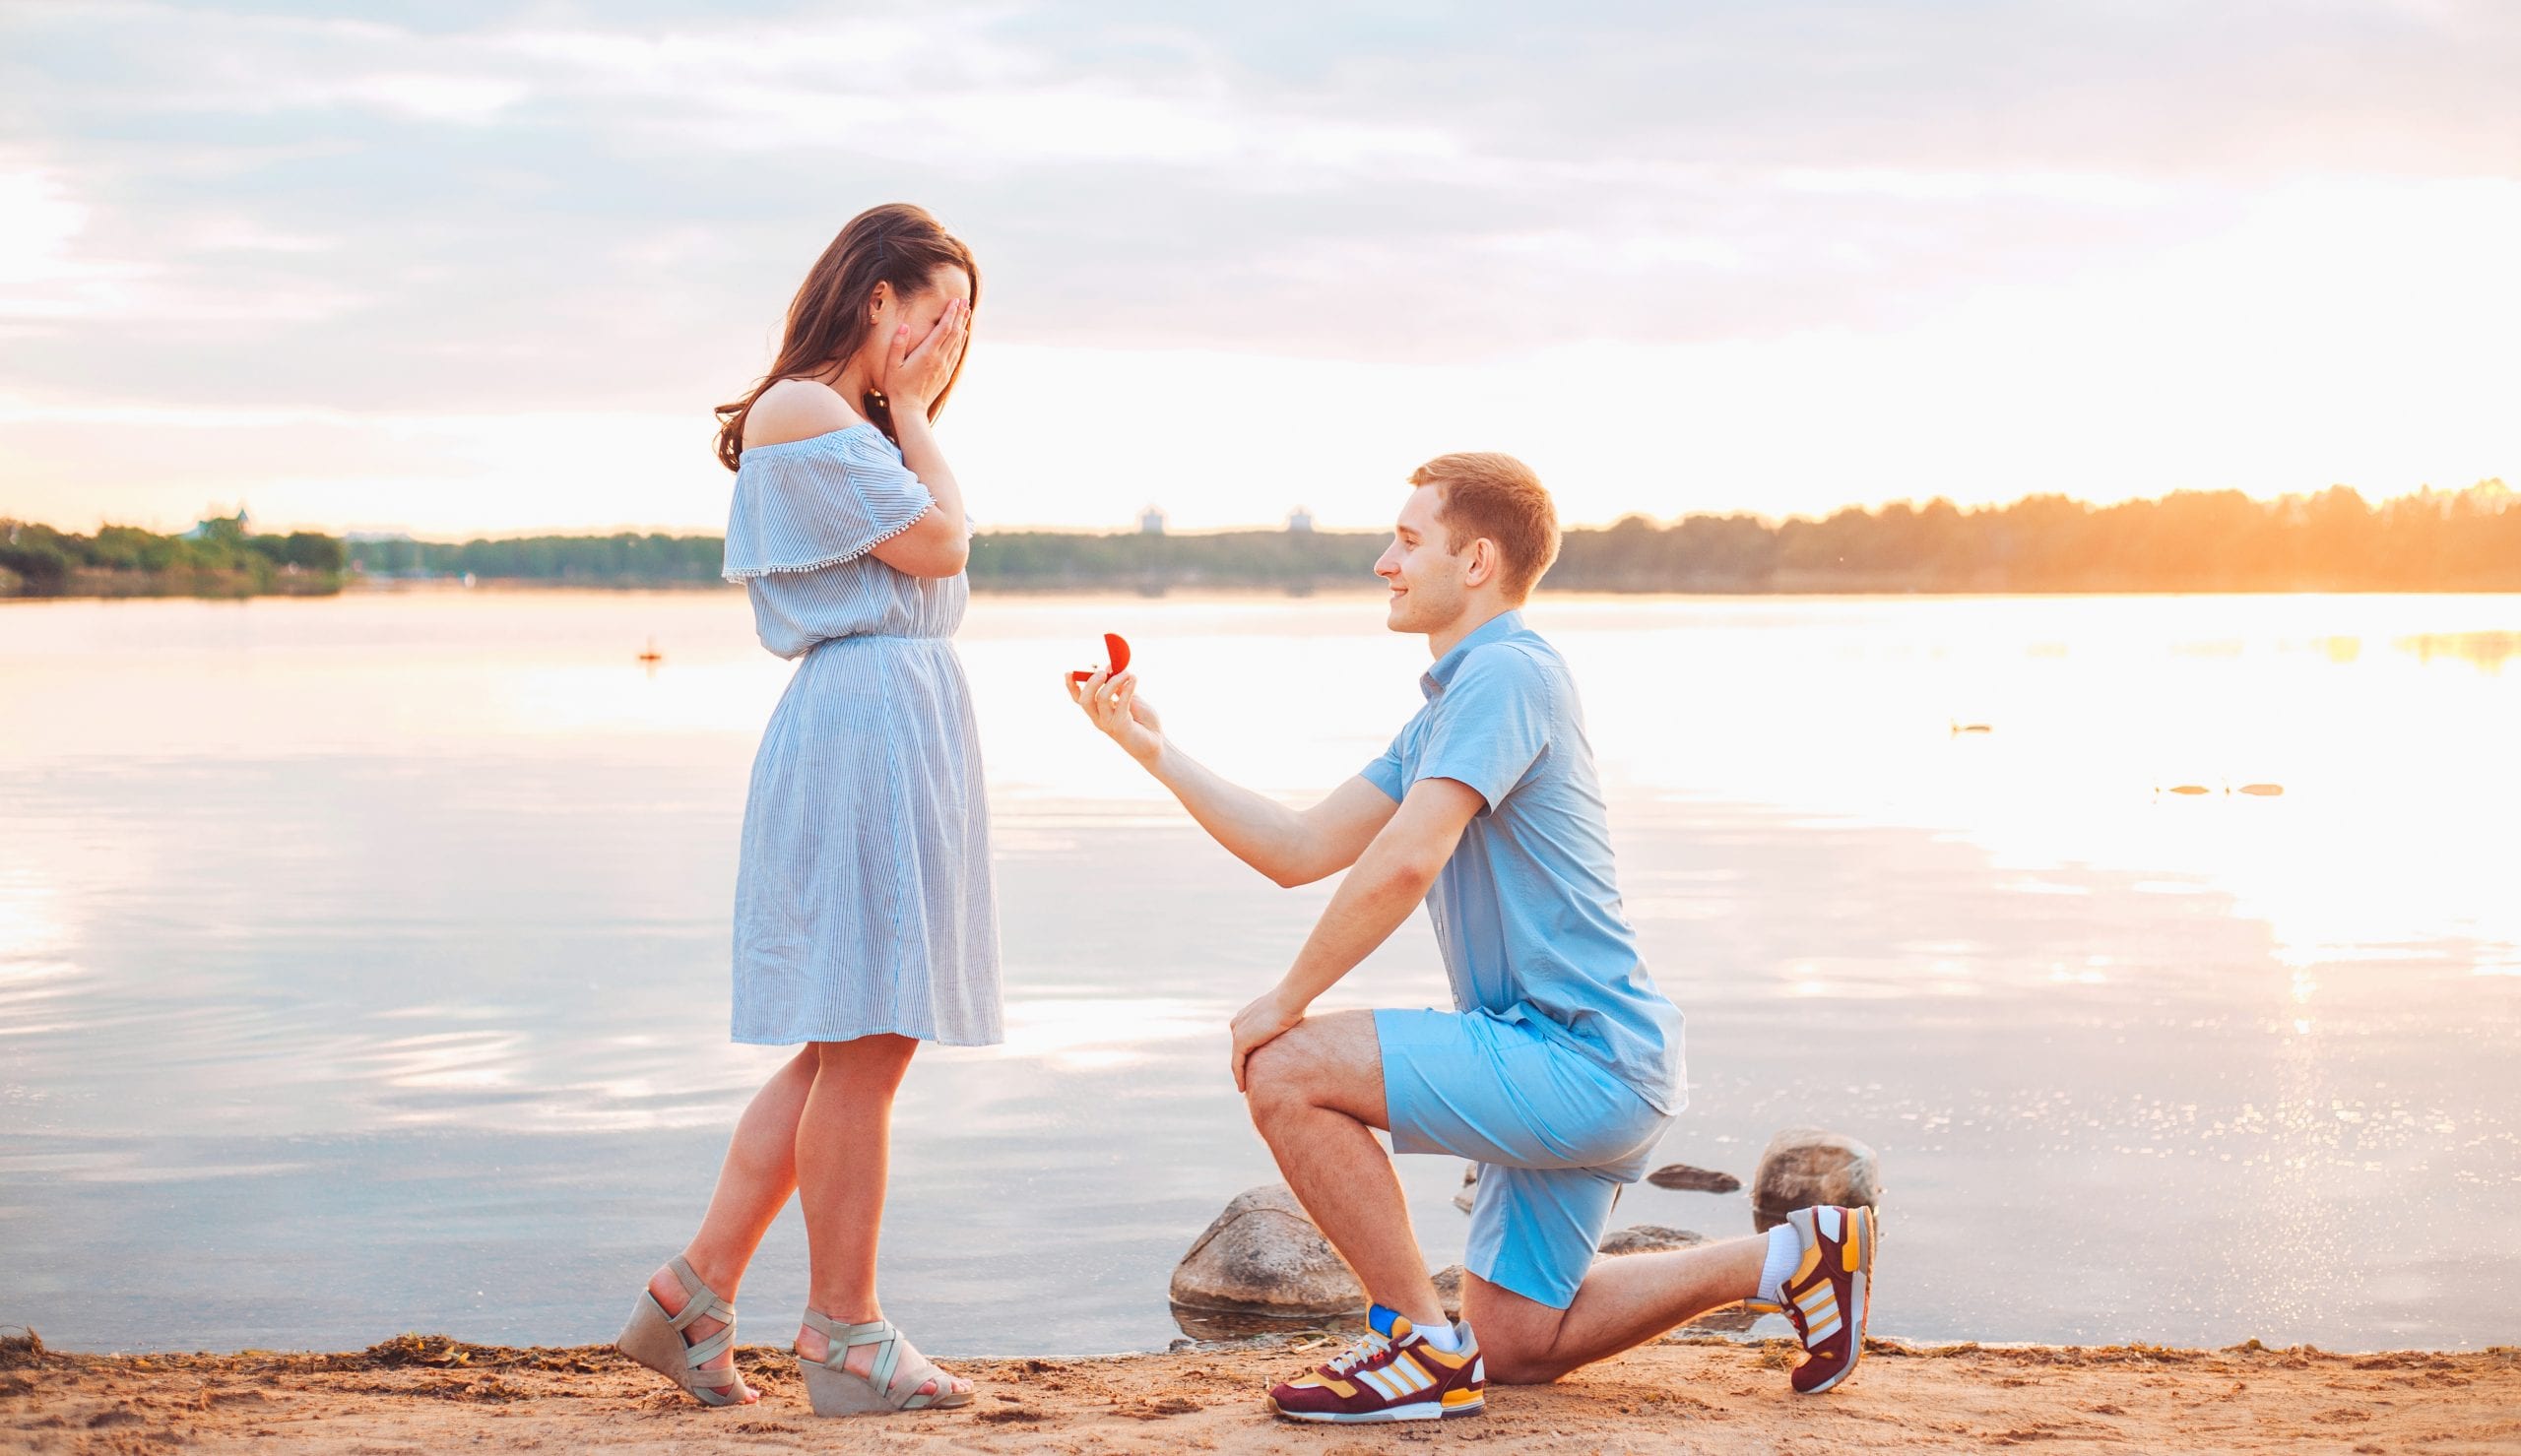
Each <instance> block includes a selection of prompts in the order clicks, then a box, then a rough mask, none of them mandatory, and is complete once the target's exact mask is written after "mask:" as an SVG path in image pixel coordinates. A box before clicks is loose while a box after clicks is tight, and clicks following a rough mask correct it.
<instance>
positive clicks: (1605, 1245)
mask: <svg viewBox="0 0 2521 1456" xmlns="http://www.w3.org/2000/svg"><path fill="white" fill-rule="evenodd" d="M1705 1242H1707V1235H1706V1234H1694V1233H1692V1232H1690V1231H1689V1230H1687V1229H1666V1228H1664V1227H1663V1226H1662V1225H1660V1224H1632V1225H1630V1226H1629V1227H1628V1228H1625V1229H1617V1230H1613V1231H1612V1232H1611V1233H1608V1234H1603V1235H1602V1242H1601V1246H1600V1247H1599V1248H1598V1249H1597V1250H1595V1252H1597V1253H1598V1254H1600V1255H1601V1256H1602V1257H1603V1258H1617V1257H1618V1256H1619V1255H1621V1254H1657V1253H1661V1252H1662V1251H1663V1250H1665V1249H1672V1248H1688V1247H1690V1246H1691V1245H1693V1244H1700V1243H1705Z"/></svg>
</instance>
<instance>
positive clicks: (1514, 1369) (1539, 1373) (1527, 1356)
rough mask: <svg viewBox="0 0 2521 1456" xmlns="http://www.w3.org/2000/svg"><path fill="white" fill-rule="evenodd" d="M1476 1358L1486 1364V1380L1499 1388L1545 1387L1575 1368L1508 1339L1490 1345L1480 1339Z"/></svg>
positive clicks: (1543, 1352) (1483, 1338) (1545, 1353)
mask: <svg viewBox="0 0 2521 1456" xmlns="http://www.w3.org/2000/svg"><path fill="white" fill-rule="evenodd" d="M1474 1328H1476V1327H1474ZM1479 1358H1480V1359H1481V1360H1482V1361H1486V1362H1487V1365H1488V1378H1489V1379H1491V1380H1494V1381H1496V1382H1497V1383H1498V1384H1500V1385H1547V1384H1548V1383H1550V1382H1551V1381H1553V1380H1555V1379H1557V1378H1558V1377H1559V1376H1561V1375H1564V1374H1566V1373H1567V1372H1568V1371H1569V1370H1571V1369H1574V1368H1575V1366H1573V1365H1571V1364H1569V1363H1567V1362H1566V1361H1563V1360H1560V1359H1557V1358H1556V1357H1554V1356H1552V1355H1550V1354H1549V1352H1547V1351H1545V1350H1532V1349H1528V1348H1525V1347H1521V1346H1519V1345H1518V1344H1517V1343H1516V1342H1515V1341H1514V1340H1513V1339H1512V1338H1511V1337H1509V1338H1507V1339H1503V1340H1498V1341H1491V1340H1489V1339H1488V1337H1486V1336H1485V1335H1482V1336H1481V1337H1480V1341H1479Z"/></svg>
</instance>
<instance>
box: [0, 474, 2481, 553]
mask: <svg viewBox="0 0 2521 1456" xmlns="http://www.w3.org/2000/svg"><path fill="white" fill-rule="evenodd" d="M2331 490H2353V491H2355V492H2356V494H2357V495H2358V496H2359V498H2360V499H2361V500H2362V501H2363V503H2364V504H2365V505H2366V506H2367V507H2370V508H2373V509H2378V508H2381V507H2384V506H2388V505H2392V504H2395V503H2397V502H2400V501H2407V500H2421V499H2426V498H2432V497H2443V498H2449V497H2457V496H2462V495H2466V494H2468V493H2470V492H2472V491H2483V492H2497V493H2505V494H2509V493H2510V491H2511V487H2509V486H2507V485H2506V484H2505V483H2504V481H2503V480H2502V479H2501V478H2500V477H2499V476H2489V477H2488V478H2485V479H2482V480H2475V481H2471V482H2470V483H2469V484H2466V485H2455V486H2438V485H2421V486H2418V487H2417V488H2415V489H2413V490H2408V491H2404V492H2401V493H2399V494H2396V495H2372V494H2368V493H2366V492H2364V491H2362V490H2359V489H2358V488H2357V487H2356V486H2354V485H2353V484H2351V483H2348V482H2345V481H2337V482H2333V483H2331V484H2328V485H2323V486H2320V487H2318V488H2316V489H2309V490H2288V491H2283V492H2281V493H2278V494H2274V495H2265V496H2256V495H2252V496H2249V499H2251V500H2252V501H2254V502H2256V503H2258V504H2261V505H2271V504H2280V503H2283V502H2287V501H2306V500H2309V499H2312V498H2314V497H2316V496H2319V495H2323V494H2326V493H2327V492H2329V491H2331ZM2222 493H2225V491H2224V490H2223V489H2221V488H2218V487H2211V486H2209V487H2194V488H2189V489H2183V490H2170V491H2163V492H2159V493H2156V494H2133V495H2126V496H2120V497H2116V498H2113V499H2110V500H2092V499H2088V498H2086V497H2083V496H2074V495H2063V493H2062V492H2057V491H2037V490H2035V491H2028V492H2025V493H2024V494H2022V495H2018V496H2015V497H2014V498H2012V499H2011V500H1999V501H1986V502H1979V503H1974V504H1971V503H1963V502H1958V501H1953V500H1950V499H1949V498H1947V497H1943V496H1934V497H1930V498H1927V499H1922V500H1920V499H1914V498H1908V497H1901V498H1898V499H1892V500H1881V501H1870V502H1867V501H1850V502H1848V503H1847V504H1845V505H1842V506H1838V507H1835V508H1833V509H1830V510H1826V511H1797V512H1789V513H1786V514H1782V515H1769V514H1764V513H1760V512H1755V511H1690V512H1687V513H1685V514H1682V515H1677V516H1649V515H1648V514H1647V513H1645V512H1643V511H1625V512H1622V513H1621V514H1619V515H1617V516H1614V517H1611V518H1609V519H1607V520H1600V521H1576V522H1562V523H1560V528H1559V529H1560V530H1561V531H1564V532H1579V531H1608V530H1611V529H1612V528H1614V527H1616V526H1618V525H1620V524H1621V523H1622V522H1624V521H1628V520H1632V519H1643V520H1645V521H1646V522H1647V523H1648V525H1650V526H1652V527H1653V528H1654V529H1656V530H1669V529H1671V528H1673V527H1676V526H1678V525H1680V524H1681V523H1682V522H1684V521H1686V520H1690V519H1693V518H1697V517H1713V518H1718V519H1740V518H1745V517H1747V518H1749V519H1751V520H1754V521H1757V522H1758V523H1759V524H1760V525H1761V526H1763V527H1765V528H1767V529H1769V530H1777V529H1778V528H1780V527H1782V526H1784V525H1786V524H1788V523H1789V522H1795V521H1802V522H1820V521H1825V520H1828V519H1829V518H1830V517H1833V516H1836V515H1839V514H1842V513H1843V512H1846V511H1862V512H1865V513H1867V514H1871V515H1880V514H1881V513H1883V512H1885V511H1888V510H1891V509H1894V508H1896V507H1904V506H1905V507H1907V509H1909V510H1911V511H1915V512H1924V511H1926V510H1929V509H1931V508H1932V507H1934V506H1938V505H1949V506H1952V507H1953V508H1954V509H1956V510H1958V511H1960V512H1961V513H1962V514H1964V515H1972V514H1976V513H1979V512H1985V511H2006V510H2010V509H2012V508H2014V507H2016V506H2020V505H2022V504H2024V503H2025V502H2028V501H2033V500H2043V499H2049V500H2053V499H2058V498H2060V497H2061V496H2062V498H2063V499H2065V500H2066V501H2067V502H2068V503H2070V504H2072V505H2076V506H2079V507H2083V508H2085V509H2089V510H2104V509H2107V508H2108V507H2110V506H2116V505H2128V504H2139V503H2158V502H2161V501H2165V500H2167V499H2169V498H2170V497H2172V496H2175V495H2214V494H2222ZM2238 493H2240V494H2243V495H2248V492H2246V491H2242V492H2238ZM1159 508H1160V504H1159ZM1296 509H1300V507H1290V508H1289V510H1290V512H1292V511H1294V510H1296ZM239 513H243V514H244V515H245V516H246V518H247V521H248V524H249V526H250V528H251V529H252V530H253V531H255V532H256V533H257V534H262V533H264V532H267V531H269V532H274V533H277V532H282V531H315V532H319V533H321V534H324V535H329V536H334V537H339V538H342V539H344V540H348V541H352V542H354V543H356V542H357V541H359V540H364V539H385V540H392V539H406V540H414V541H421V542H427V543H434V544H450V545H460V544H462V543H464V542H466V541H475V540H488V541H500V540H528V539H534V538H602V537H613V536H674V537H708V536H717V535H723V534H724V533H723V532H722V531H712V530H698V529H693V528H690V527H668V526H641V525H614V526H584V527H533V526H529V527H525V528H523V529H520V530H514V531H495V532H488V531H463V530H456V531H452V532H445V533H420V532H414V531H410V530H408V529H405V528H401V527H395V526H359V527H337V528H333V529H331V530H326V529H325V528H322V527H320V526H307V525H303V524H298V523H291V524H289V525H287V526H281V527H274V526H271V525H270V524H269V523H266V522H265V521H264V520H263V519H262V518H261V517H260V516H259V515H256V514H255V513H254V512H253V510H252V503H251V502H250V501H238V502H235V503H233V504H227V505H223V504H222V503H219V502H211V503H210V504H208V505H207V506H206V507H205V508H204V510H203V512H202V513H201V514H200V515H198V516H194V517H191V518H189V519H186V520H183V521H181V522H174V523H168V524H165V525H150V524H145V523H142V522H138V521H128V520H107V521H102V522H98V523H97V524H95V525H91V526H86V527H72V526H65V525H63V524H62V523H60V522H58V521H36V520H32V519H30V518H24V517H13V516H10V515H8V514H6V513H5V512H0V520H7V521H16V522H18V523H19V524H22V525H29V526H44V527H49V528H51V529H52V530H55V531H64V532H72V533H74V534H77V535H84V536H93V535H95V534H96V532H97V531H98V530H100V529H102V528H104V527H108V526H112V527H130V528H137V529H139V530H143V531H148V532H152V533H154V534H157V535H161V536H174V535H180V534H182V533H183V532H184V531H187V530H190V529H192V528H194V527H196V526H199V525H202V524H204V523H207V522H209V521H213V520H222V519H234V518H235V516H237V515H238V514H239ZM1293 529H1294V528H1293V527H1291V526H1290V525H1289V524H1288V523H1287V519H1286V517H1285V516H1281V518H1280V519H1279V520H1277V521H1276V522H1244V523H1227V524H1223V525H1216V526H1189V527H1177V526H1175V525H1173V524H1172V523H1171V521H1170V520H1169V519H1168V520H1167V522H1166V524H1165V527H1164V531H1163V534H1164V535H1167V536H1180V537H1201V536H1233V535H1248V534H1253V533H1263V534H1265V533H1273V532H1287V531H1292V530H1293ZM1308 529H1309V530H1311V531H1312V532H1314V533H1316V534H1318V535H1322V536H1379V535H1383V534H1385V533H1386V532H1388V531H1389V530H1390V527H1388V526H1383V527H1376V526H1324V525H1321V524H1319V523H1317V524H1315V525H1314V526H1312V527H1310V528H1308ZM976 534H977V535H980V536H993V535H1008V536H1013V535H1026V534H1038V535H1053V536H1134V535H1138V534H1140V528H1139V526H1138V524H1137V523H1136V522H1135V521H1134V520H1132V521H1130V522H1125V523H1122V524H1120V525H1114V526H1099V525H1092V524H1088V525H1082V526H1069V525H1024V524H1015V523H1008V524H1003V525H989V526H982V527H979V529H978V530H977V532H976Z"/></svg>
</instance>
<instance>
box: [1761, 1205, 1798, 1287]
mask: <svg viewBox="0 0 2521 1456" xmlns="http://www.w3.org/2000/svg"><path fill="white" fill-rule="evenodd" d="M1802 1262H1803V1235H1802V1234H1797V1233H1795V1232H1794V1226H1793V1225H1792V1224H1779V1225H1778V1226H1777V1227H1776V1228H1774V1229H1771V1230H1770V1231H1769V1258H1768V1262H1767V1263H1765V1264H1762V1265H1761V1266H1760V1298H1763V1299H1766V1300H1768V1301H1769V1302H1770V1303H1772V1304H1782V1303H1784V1302H1785V1282H1786V1281H1787V1280H1789V1279H1792V1278H1793V1277H1794V1266H1795V1265H1797V1264H1800V1263H1802Z"/></svg>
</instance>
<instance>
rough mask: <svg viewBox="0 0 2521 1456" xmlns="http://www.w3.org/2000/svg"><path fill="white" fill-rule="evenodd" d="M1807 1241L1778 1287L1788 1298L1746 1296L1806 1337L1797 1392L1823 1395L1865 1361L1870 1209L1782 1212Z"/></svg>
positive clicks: (1870, 1274)
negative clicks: (1776, 1300) (1775, 1300)
mask: <svg viewBox="0 0 2521 1456" xmlns="http://www.w3.org/2000/svg"><path fill="white" fill-rule="evenodd" d="M1785 1221H1786V1223H1788V1224H1789V1225H1791V1226H1793V1229H1794V1232H1795V1234H1796V1235H1797V1236H1799V1237H1800V1238H1801V1239H1802V1240H1803V1262H1801V1263H1799V1264H1797V1265H1795V1267H1794V1273H1793V1274H1791V1275H1789V1276H1788V1277H1787V1278H1786V1281H1785V1284H1784V1286H1783V1287H1782V1289H1781V1290H1780V1291H1779V1292H1780V1293H1781V1294H1783V1295H1784V1297H1785V1298H1784V1299H1783V1300H1782V1301H1781V1302H1779V1303H1774V1304H1773V1303H1770V1302H1768V1301H1767V1300H1765V1299H1751V1300H1747V1301H1745V1306H1744V1307H1746V1308H1749V1309H1752V1310H1756V1311H1758V1312H1759V1313H1762V1314H1782V1315H1784V1316H1785V1317H1786V1318H1787V1319H1788V1320H1789V1321H1791V1322H1792V1323H1793V1325H1794V1333H1795V1335H1796V1336H1797V1337H1798V1338H1800V1339H1801V1340H1802V1341H1803V1352H1804V1355H1803V1362H1802V1363H1801V1364H1799V1365H1796V1366H1795V1367H1794V1373H1793V1381H1794V1389H1795V1392H1796V1393H1797V1394H1799V1395H1819V1394H1820V1393H1821V1392H1822V1391H1825V1390H1830V1389H1833V1388H1835V1387H1837V1386H1838V1385H1839V1384H1840V1383H1841V1382H1842V1381H1844V1380H1845V1379H1846V1378H1847V1377H1848V1376H1849V1375H1852V1374H1854V1373H1855V1366H1856V1361H1860V1360H1862V1359H1864V1320H1865V1316H1866V1315H1867V1314H1869V1313H1871V1312H1872V1299H1873V1244H1874V1240H1875V1237H1876V1234H1875V1223H1874V1217H1873V1210H1872V1209H1869V1208H1835V1207H1821V1208H1798V1209H1796V1210H1795V1211H1794V1212H1792V1213H1790V1214H1787V1215H1786V1216H1785Z"/></svg>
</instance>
